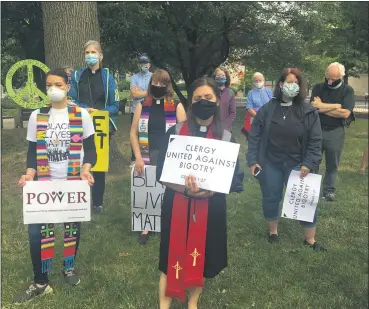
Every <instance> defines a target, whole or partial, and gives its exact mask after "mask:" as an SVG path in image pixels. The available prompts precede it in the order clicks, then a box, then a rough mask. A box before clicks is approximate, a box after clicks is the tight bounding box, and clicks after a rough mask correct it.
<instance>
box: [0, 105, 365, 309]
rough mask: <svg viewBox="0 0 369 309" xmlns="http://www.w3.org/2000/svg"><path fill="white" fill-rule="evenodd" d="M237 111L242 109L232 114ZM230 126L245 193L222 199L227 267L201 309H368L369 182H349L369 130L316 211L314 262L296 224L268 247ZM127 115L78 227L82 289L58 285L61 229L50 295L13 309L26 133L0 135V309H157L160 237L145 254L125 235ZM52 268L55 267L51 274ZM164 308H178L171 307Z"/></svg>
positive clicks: (23, 244)
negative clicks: (99, 203) (91, 211)
mask: <svg viewBox="0 0 369 309" xmlns="http://www.w3.org/2000/svg"><path fill="white" fill-rule="evenodd" d="M240 111H241V110H240ZM242 123H243V112H242V113H241V112H239V117H238V120H237V122H236V124H235V130H234V132H235V133H236V135H237V136H236V138H237V139H238V141H240V142H241V151H240V159H241V162H242V166H243V167H244V168H245V181H244V187H245V191H244V192H243V193H242V194H239V195H237V194H234V195H231V196H230V197H229V198H228V214H227V216H228V218H227V220H228V257H229V266H228V267H227V268H226V269H225V271H224V272H223V273H221V274H220V275H219V276H218V277H217V278H215V279H213V280H209V281H207V282H206V286H205V290H204V293H203V296H202V298H201V300H200V303H199V308H200V309H247V308H258V309H259V308H261V309H264V308H270V309H295V308H301V309H308V308H311V309H323V308H332V309H338V308H344V309H348V308H352V309H364V308H367V307H368V294H367V293H368V196H367V195H368V178H367V176H361V175H359V174H358V173H357V170H358V169H359V166H360V160H361V155H362V152H363V150H364V148H365V147H366V145H367V142H368V141H367V136H368V121H367V120H357V121H356V123H354V124H353V125H352V126H351V128H350V129H348V130H347V137H346V145H345V150H344V153H343V157H342V162H341V167H340V172H339V174H338V194H337V202H335V203H326V202H322V203H320V205H319V209H320V216H319V222H318V235H317V239H318V240H319V241H320V242H321V243H322V244H324V245H326V246H327V247H328V249H329V251H328V252H327V253H315V252H313V251H312V250H311V249H307V248H304V247H303V246H302V241H303V237H302V233H301V228H300V227H299V224H298V223H297V222H295V221H292V220H287V219H283V220H282V221H281V223H280V229H279V230H280V235H281V240H282V244H281V245H276V246H273V245H270V244H269V243H268V242H267V241H266V229H265V225H264V222H263V217H262V212H261V204H260V203H261V199H260V190H259V186H258V184H257V182H256V181H255V180H254V179H253V178H252V177H251V176H250V173H249V170H248V169H246V165H245V155H244V154H245V150H246V147H245V142H244V138H243V137H241V136H240V135H239V129H240V127H241V125H242ZM128 128H129V115H125V116H120V117H119V131H118V133H117V134H116V135H115V137H114V139H113V141H114V142H113V145H112V149H111V150H112V151H111V156H112V159H111V166H110V171H111V172H109V175H108V177H107V187H106V195H105V210H106V211H105V212H104V213H102V214H101V215H100V216H96V215H93V217H92V221H91V222H88V223H84V224H83V225H82V238H81V245H80V250H79V252H78V258H77V269H78V271H79V275H80V277H81V284H80V285H79V286H77V287H76V288H70V287H69V286H66V285H65V284H64V281H63V278H62V276H61V273H60V271H61V268H62V246H63V244H62V243H63V237H62V229H61V227H59V228H58V229H57V234H56V235H57V236H56V237H57V240H56V243H57V252H56V259H55V262H54V271H53V274H51V276H50V279H51V283H52V284H53V287H54V291H55V295H53V296H46V297H43V298H39V299H36V300H34V301H33V302H31V303H29V304H24V305H19V306H13V305H12V304H11V299H12V297H13V296H14V295H15V294H16V293H18V292H20V291H22V290H23V289H25V288H26V287H28V285H29V284H30V283H31V282H32V278H33V274H32V267H31V260H30V255H29V245H28V236H27V229H26V226H25V225H23V219H22V195H21V190H20V189H19V188H17V187H16V183H17V181H18V179H19V177H20V175H21V174H22V173H23V172H24V170H25V158H26V151H27V142H26V140H25V136H26V130H25V129H15V130H7V131H2V138H3V139H2V150H3V153H2V155H3V156H2V167H3V169H2V247H1V250H2V251H1V253H2V300H3V305H2V308H24V309H26V308H27V309H32V308H35V309H36V308H37V309H39V308H47V309H48V308H50V309H59V308H60V309H62V308H63V309H72V308H73V309H77V308H78V309H83V308H86V309H87V308H88V309H95V308H96V309H106V308H109V309H155V308H158V306H157V299H158V297H157V287H158V280H159V271H158V269H157V268H158V256H159V237H158V236H152V237H151V238H150V240H149V243H148V245H147V246H146V247H141V246H139V245H138V243H137V234H134V233H132V232H131V224H130V183H129V169H128V168H127V166H128V165H129V157H130V147H129V136H128ZM58 262H59V265H60V268H58ZM172 308H174V309H176V308H177V309H180V308H181V309H182V308H183V305H180V303H179V302H174V303H173V306H172Z"/></svg>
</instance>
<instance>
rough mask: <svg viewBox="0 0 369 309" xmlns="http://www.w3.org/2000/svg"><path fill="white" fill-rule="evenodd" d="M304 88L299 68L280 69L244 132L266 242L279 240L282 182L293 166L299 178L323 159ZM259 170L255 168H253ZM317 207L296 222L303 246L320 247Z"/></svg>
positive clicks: (313, 111) (314, 113) (317, 123)
mask: <svg viewBox="0 0 369 309" xmlns="http://www.w3.org/2000/svg"><path fill="white" fill-rule="evenodd" d="M305 91H306V90H305V86H304V84H303V81H302V76H301V73H300V71H299V70H298V69H285V70H284V71H283V74H282V76H281V77H280V79H279V82H278V83H277V84H276V88H275V90H274V98H272V100H271V101H270V102H269V103H267V104H265V105H263V106H262V107H261V108H260V110H259V111H258V113H257V114H256V116H255V119H254V121H253V123H252V125H251V130H250V135H249V146H248V153H247V161H248V164H249V166H250V168H251V172H252V175H254V176H255V175H256V174H257V173H258V172H259V171H260V172H259V175H258V179H259V182H260V188H261V193H262V200H263V213H264V218H265V220H266V222H267V225H268V228H269V235H268V236H269V242H271V243H276V242H279V236H278V220H279V217H280V208H279V206H280V202H281V200H282V193H283V187H284V184H286V183H287V181H288V178H289V175H290V173H291V171H292V170H299V171H300V173H301V177H306V176H307V175H308V174H309V173H310V171H313V170H316V169H317V167H318V165H319V163H320V161H321V159H322V148H321V147H322V146H321V145H322V129H321V127H320V121H319V115H318V112H317V111H316V109H315V108H314V107H313V106H312V105H311V104H310V103H304V99H305V97H306V92H305ZM257 170H258V171H257ZM316 222H317V210H316V211H315V215H314V220H313V222H312V223H310V222H303V221H301V225H302V226H303V227H304V236H305V241H304V245H306V246H309V247H311V248H312V249H314V250H316V251H325V250H326V249H325V248H324V247H322V246H319V245H318V243H317V242H316V241H315V231H316Z"/></svg>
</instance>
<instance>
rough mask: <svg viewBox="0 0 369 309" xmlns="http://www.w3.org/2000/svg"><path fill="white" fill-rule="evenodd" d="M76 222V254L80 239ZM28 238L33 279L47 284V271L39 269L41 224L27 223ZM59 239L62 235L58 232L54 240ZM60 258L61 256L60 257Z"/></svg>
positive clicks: (62, 237) (79, 225)
mask: <svg viewBox="0 0 369 309" xmlns="http://www.w3.org/2000/svg"><path fill="white" fill-rule="evenodd" d="M77 224H78V231H77V241H76V255H77V250H78V245H79V239H80V231H81V224H80V223H77ZM28 238H29V246H30V252H31V259H32V265H33V274H34V279H33V281H34V282H35V283H38V284H47V283H48V282H49V278H48V276H47V273H42V271H41V269H42V266H41V224H29V225H28ZM57 239H60V241H61V242H63V239H64V235H63V233H60V237H58V235H55V241H57ZM61 258H62V257H61Z"/></svg>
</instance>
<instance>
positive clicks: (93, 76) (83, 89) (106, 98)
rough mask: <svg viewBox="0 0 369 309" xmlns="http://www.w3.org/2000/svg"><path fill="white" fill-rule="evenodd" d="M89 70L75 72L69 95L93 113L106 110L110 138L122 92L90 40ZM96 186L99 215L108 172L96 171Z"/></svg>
mask: <svg viewBox="0 0 369 309" xmlns="http://www.w3.org/2000/svg"><path fill="white" fill-rule="evenodd" d="M84 57H85V63H86V66H87V67H86V68H82V69H79V70H76V71H73V72H72V74H71V89H70V91H69V96H70V97H71V98H72V100H73V101H74V102H75V103H76V104H77V105H79V106H80V107H84V108H86V109H87V110H88V111H89V112H93V111H95V110H104V111H108V112H109V117H110V131H109V138H110V137H111V136H112V135H113V134H114V133H115V131H116V130H117V127H116V125H115V122H114V118H115V116H116V115H117V114H118V112H119V93H118V88H117V84H116V82H115V79H114V76H113V74H111V73H110V71H109V69H107V68H102V67H101V64H102V60H103V52H102V49H101V45H100V43H99V42H97V41H92V40H91V41H88V42H87V43H86V44H85V45H84ZM93 175H94V177H95V185H94V187H93V188H92V201H93V208H94V211H95V212H96V213H100V212H101V211H102V210H103V206H102V205H103V197H104V192H105V172H93Z"/></svg>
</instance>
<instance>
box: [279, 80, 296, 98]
mask: <svg viewBox="0 0 369 309" xmlns="http://www.w3.org/2000/svg"><path fill="white" fill-rule="evenodd" d="M299 92H300V86H299V85H298V84H296V83H287V82H284V83H283V87H282V93H283V94H284V95H285V96H286V97H289V98H294V97H296V96H297V95H298V94H299Z"/></svg>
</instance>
